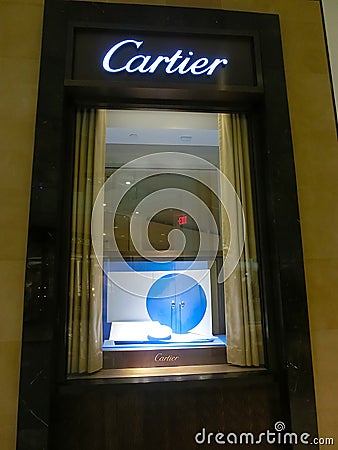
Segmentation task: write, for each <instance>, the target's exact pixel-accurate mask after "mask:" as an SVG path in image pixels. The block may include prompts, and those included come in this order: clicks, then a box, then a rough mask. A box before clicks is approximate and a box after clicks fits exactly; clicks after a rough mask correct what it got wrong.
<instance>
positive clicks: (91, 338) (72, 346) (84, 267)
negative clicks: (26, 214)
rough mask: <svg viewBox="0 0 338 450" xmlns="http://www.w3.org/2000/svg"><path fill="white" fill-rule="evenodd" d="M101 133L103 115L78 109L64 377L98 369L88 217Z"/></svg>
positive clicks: (97, 278) (96, 268)
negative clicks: (66, 354)
mask: <svg viewBox="0 0 338 450" xmlns="http://www.w3.org/2000/svg"><path fill="white" fill-rule="evenodd" d="M105 135H106V113H105V111H101V110H95V109H91V110H88V109H85V110H79V111H77V115H76V139H75V161H74V183H73V209H72V236H71V237H72V239H71V259H70V280H69V318H68V372H69V373H85V372H87V373H92V372H95V371H97V370H99V369H101V368H102V270H101V267H100V265H99V263H98V261H97V259H96V256H95V254H94V251H93V247H92V244H91V217H92V209H93V205H94V202H95V199H96V197H97V194H98V192H99V190H100V189H101V187H102V185H103V183H104V174H105V172H104V170H105V169H104V165H105ZM102 236H103V210H102Z"/></svg>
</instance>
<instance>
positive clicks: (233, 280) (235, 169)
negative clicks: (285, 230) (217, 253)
mask: <svg viewBox="0 0 338 450" xmlns="http://www.w3.org/2000/svg"><path fill="white" fill-rule="evenodd" d="M218 126H219V136H220V169H221V171H222V172H223V173H224V174H225V175H226V176H227V177H228V179H229V181H230V182H231V184H232V185H233V186H234V188H235V190H236V192H237V195H238V196H239V199H240V201H241V204H242V208H243V211H244V216H245V224H243V221H242V215H241V213H240V212H238V214H237V216H238V219H237V224H236V226H237V230H236V231H237V233H243V230H244V231H245V235H244V238H245V244H244V250H243V254H242V256H241V259H240V261H239V264H238V265H237V267H236V269H235V270H234V272H233V273H232V274H231V276H230V277H229V278H228V279H227V280H226V281H225V283H224V293H225V315H226V334H227V361H228V363H231V364H235V365H239V366H259V365H260V364H262V363H263V362H264V355H263V339H262V325H261V310H260V297H259V284H258V267H257V252H256V239H255V228H254V216H253V204H252V191H251V176H250V163H249V143H248V126H247V120H246V117H245V115H243V114H241V115H240V114H219V116H218ZM222 236H223V239H222V240H223V242H222V244H223V256H224V257H225V255H226V253H227V249H228V245H229V227H228V223H227V218H226V217H225V214H223V216H222ZM233 238H236V236H233Z"/></svg>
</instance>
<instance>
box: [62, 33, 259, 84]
mask: <svg viewBox="0 0 338 450" xmlns="http://www.w3.org/2000/svg"><path fill="white" fill-rule="evenodd" d="M71 39H72V41H71V43H70V45H69V46H68V48H69V57H68V67H67V71H66V72H67V74H66V79H67V80H69V81H71V82H72V85H74V81H75V82H79V85H81V86H84V85H86V83H87V84H88V85H91V86H93V83H94V84H96V85H100V84H101V83H102V86H103V87H107V86H109V83H111V85H112V86H114V84H115V85H116V83H123V87H124V88H128V87H137V86H141V87H147V86H149V87H152V88H153V87H161V88H162V87H164V88H166V87H174V88H179V87H180V86H184V85H187V84H189V87H190V86H193V87H195V88H198V87H199V86H205V85H207V86H209V87H210V86H211V87H212V86H215V88H216V89H226V88H231V89H232V88H233V87H235V88H236V89H237V90H238V89H239V88H240V87H242V86H245V87H246V88H250V89H252V88H257V87H258V86H259V73H258V70H257V68H258V66H259V65H258V63H257V58H256V57H257V43H256V38H255V37H254V36H250V35H245V36H242V35H232V34H231V35H219V34H217V35H202V34H197V33H196V34H179V33H169V32H166V33H164V32H157V33H155V32H152V31H144V30H142V31H140V30H139V31H137V30H133V31H131V30H127V31H118V30H110V29H105V28H103V29H101V28H91V27H74V29H73V33H72V38H71Z"/></svg>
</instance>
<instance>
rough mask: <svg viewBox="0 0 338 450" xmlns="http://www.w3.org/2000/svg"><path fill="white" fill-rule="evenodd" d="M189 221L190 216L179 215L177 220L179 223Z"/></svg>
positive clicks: (182, 223)
mask: <svg viewBox="0 0 338 450" xmlns="http://www.w3.org/2000/svg"><path fill="white" fill-rule="evenodd" d="M187 221H188V216H179V217H178V219H177V222H178V224H179V225H184V224H186V223H187Z"/></svg>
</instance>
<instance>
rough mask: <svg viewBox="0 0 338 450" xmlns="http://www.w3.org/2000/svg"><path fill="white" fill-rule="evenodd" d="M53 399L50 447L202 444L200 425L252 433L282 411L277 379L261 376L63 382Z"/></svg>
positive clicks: (176, 449) (185, 448) (85, 449)
mask: <svg viewBox="0 0 338 450" xmlns="http://www.w3.org/2000/svg"><path fill="white" fill-rule="evenodd" d="M56 403H57V409H56V410H55V412H54V414H55V422H54V433H53V435H52V445H51V449H52V450H99V449H105V450H117V449H118V450H145V449H147V450H190V449H195V448H199V447H204V446H200V445H197V444H196V443H195V440H194V438H195V435H196V433H197V432H200V431H201V430H202V428H205V429H206V431H207V432H213V433H217V432H219V431H220V432H223V433H224V434H226V433H230V432H233V433H236V434H238V435H239V434H240V433H242V432H252V433H253V434H254V435H255V436H256V437H258V434H259V433H260V432H263V431H266V430H267V429H270V430H271V431H274V423H275V421H277V420H281V417H282V416H281V414H282V413H281V411H280V407H279V405H280V399H279V388H278V384H277V383H276V382H273V381H272V380H271V378H270V377H265V376H264V377H257V378H256V379H255V378H252V377H251V378H250V381H248V380H246V381H243V380H242V381H239V380H231V379H230V380H227V381H226V383H225V382H224V380H214V381H211V382H210V381H209V382H207V383H206V382H205V381H199V382H179V383H153V384H138V385H133V386H116V385H106V386H96V387H95V388H94V387H90V386H88V384H87V385H86V386H83V387H82V388H81V387H79V386H78V387H77V388H75V387H71V386H68V387H65V388H64V389H61V390H60V392H59V394H58V396H57V402H56ZM232 447H233V446H232ZM234 447H235V448H238V447H237V446H234ZM207 448H210V449H213V448H220V446H219V445H217V444H214V445H208V446H207ZM242 448H245V447H242ZM259 448H270V449H271V448H274V446H273V445H271V444H270V445H267V444H264V443H262V444H261V445H259Z"/></svg>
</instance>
